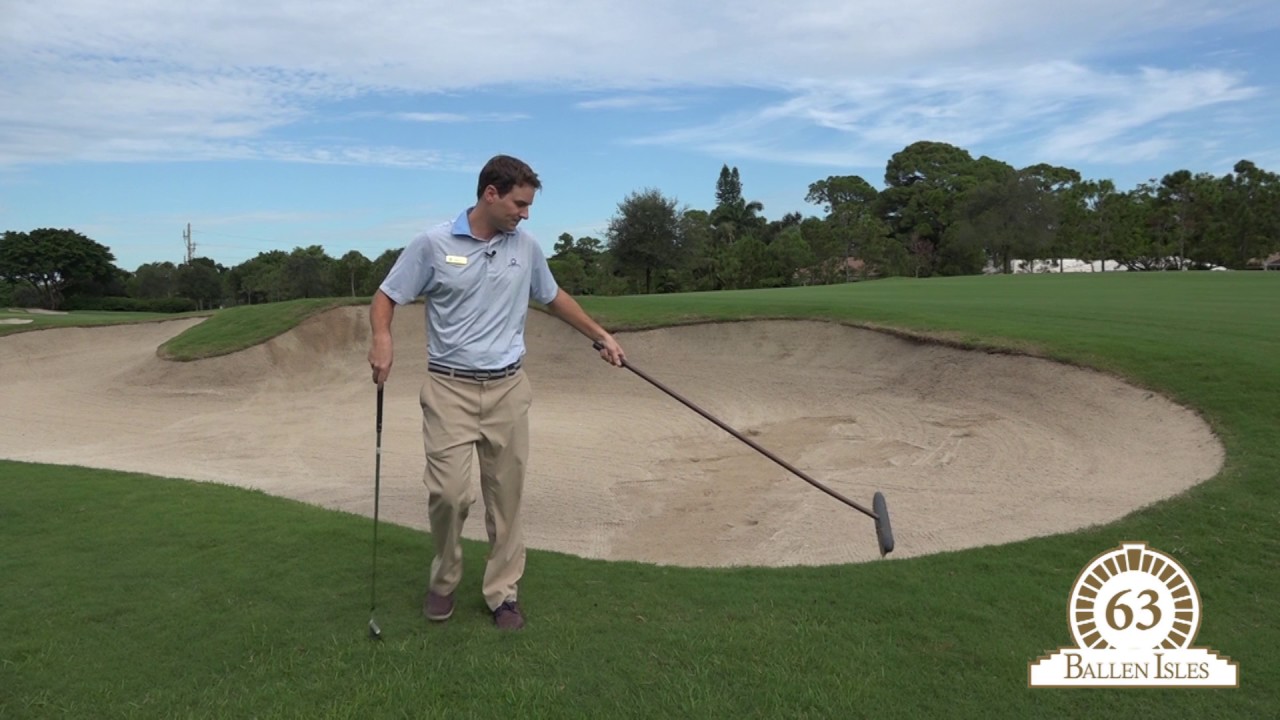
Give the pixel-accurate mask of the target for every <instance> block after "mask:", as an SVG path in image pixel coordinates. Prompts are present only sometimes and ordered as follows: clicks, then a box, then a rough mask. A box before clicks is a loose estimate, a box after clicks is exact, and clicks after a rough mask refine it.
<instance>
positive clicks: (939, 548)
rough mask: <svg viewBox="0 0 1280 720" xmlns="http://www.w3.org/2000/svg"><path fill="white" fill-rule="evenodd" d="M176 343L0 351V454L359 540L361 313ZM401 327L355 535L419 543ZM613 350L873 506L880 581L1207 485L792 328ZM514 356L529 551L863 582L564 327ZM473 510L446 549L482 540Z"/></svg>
mask: <svg viewBox="0 0 1280 720" xmlns="http://www.w3.org/2000/svg"><path fill="white" fill-rule="evenodd" d="M197 322H200V320H198V319H190V320H178V321H170V322H164V323H149V324H140V325H128V326H114V327H100V328H66V329H55V330H43V331H39V332H31V333H20V334H16V335H11V336H7V337H3V338H0V457H3V458H8V459H14V460H26V461H33V462H44V463H59V464H68V465H83V466H89V467H96V468H111V469H118V470H128V471H137V472H145V473H154V474H159V475H164V476H169V477H176V478H187V479H191V480H197V481H208V482H219V483H227V484H231V485H236V486H241V487H247V488H255V489H259V490H262V491H265V492H267V493H271V494H274V495H279V496H283V497H288V498H294V499H297V500H301V501H304V502H307V503H312V504H315V505H318V506H321V507H325V508H331V509H335V510H340V511H346V512H351V513H358V514H362V515H365V516H368V517H372V514H373V480H374V478H373V475H374V446H375V423H374V409H375V388H374V386H373V384H372V383H371V382H370V373H369V369H368V365H367V362H366V359H365V355H366V352H367V349H368V338H369V331H368V314H367V310H366V309H364V308H344V309H338V310H333V311H330V312H327V313H325V314H323V315H320V316H317V317H315V318H312V319H311V320H308V321H307V322H305V323H303V324H302V325H301V326H299V327H298V328H296V329H295V330H293V331H290V332H288V333H286V334H285V335H282V336H280V337H278V338H276V339H274V340H271V341H270V342H268V343H266V344H264V345H261V346H258V347H254V348H251V349H249V350H246V351H243V352H239V353H236V354H234V355H229V356H226V357H221V358H214V359H210V360H203V361H199V362H194V363H178V362H171V361H165V360H161V359H159V358H158V357H157V356H156V348H157V347H158V346H159V345H160V344H161V343H163V342H165V341H166V340H168V339H169V338H171V337H174V336H175V335H177V334H179V333H181V332H182V331H184V330H186V329H187V328H190V327H192V326H193V325H194V324H195V323H197ZM422 325H423V323H422V307H421V305H415V306H411V307H407V308H400V309H399V310H398V311H397V313H396V317H395V326H394V335H395V347H396V361H395V365H394V367H393V369H392V375H391V379H390V380H389V381H388V383H387V386H386V400H385V402H386V405H385V418H384V425H383V436H382V446H383V461H382V473H381V483H382V496H381V508H380V517H381V518H382V519H383V521H386V522H394V523H398V524H401V525H406V526H410V527H414V528H420V529H423V530H425V529H427V527H428V525H427V519H426V491H425V489H424V487H423V484H422V480H421V476H422V468H423V457H422V439H421V434H420V432H421V430H420V429H421V411H420V408H419V407H418V405H417V401H418V400H417V399H418V388H419V387H420V385H421V382H422V377H423V373H424V372H425V369H426V358H425V335H424V331H423V327H422ZM618 337H619V340H620V342H622V343H623V347H624V348H625V349H626V351H627V354H628V357H629V359H630V360H631V361H632V362H633V363H634V365H635V366H636V367H637V368H639V369H641V370H643V371H644V372H646V373H648V374H649V375H650V376H652V377H654V378H655V379H657V380H659V381H660V382H662V383H664V384H665V385H667V386H668V387H670V388H671V389H673V390H675V391H676V392H678V393H680V394H682V395H684V396H685V397H686V398H688V399H689V400H691V401H693V402H694V403H697V404H698V405H699V406H700V407H702V408H703V409H704V410H706V411H707V412H710V413H712V414H713V415H715V416H716V417H718V418H720V419H721V420H723V421H724V422H726V423H728V424H729V425H731V426H732V427H734V428H736V429H737V430H739V431H741V432H743V433H744V434H747V435H749V436H750V437H752V439H753V440H755V441H756V442H758V443H759V444H761V445H762V446H764V447H766V448H768V449H770V450H771V451H773V452H774V453H776V454H777V455H778V456H780V457H782V458H783V459H785V460H787V461H788V462H790V463H792V464H793V465H795V466H796V467H798V468H800V469H801V470H803V471H804V472H805V473H807V474H809V475H810V476H811V477H813V478H814V479H816V480H818V481H820V482H822V483H824V484H827V485H829V486H830V487H831V488H833V489H834V490H836V491H838V492H840V493H842V494H844V495H846V496H848V497H850V498H851V499H853V500H855V501H857V502H860V503H862V504H863V505H865V506H867V507H870V505H871V497H872V494H873V493H874V492H875V491H876V490H880V491H883V492H884V493H885V495H886V497H887V498H888V501H889V507H890V512H891V517H892V521H893V527H894V531H895V534H896V539H897V549H896V550H895V551H894V553H893V554H892V555H890V556H889V559H890V560H892V559H895V558H908V557H913V556H920V555H925V554H930V553H938V552H944V551H950V550H958V549H963V548H970V547H977V546H983V545H989V544H997V543H1007V542H1011V541H1016V540H1020V539H1024V538H1030V537H1037V536H1044V535H1051V534H1056V533H1065V532H1070V531H1072V530H1075V529H1078V528H1081V527H1086V526H1090V525H1094V524H1098V523H1107V522H1111V521H1114V520H1116V519H1118V518H1121V517H1123V516H1125V515H1126V514H1128V513H1130V512H1132V511H1133V510H1135V509H1137V508H1141V507H1143V506H1146V505H1149V504H1151V503H1154V502H1157V501H1159V500H1161V499H1164V498H1167V497H1170V496H1172V495H1176V494H1178V493H1180V492H1183V491H1185V490H1187V489H1188V488H1190V487H1192V486H1193V485H1195V484H1197V483H1199V482H1202V481H1204V480H1206V479H1208V478H1211V477H1213V476H1214V475H1215V474H1217V473H1218V471H1219V470H1220V469H1221V467H1222V463H1223V448H1222V446H1221V444H1220V443H1219V441H1218V440H1217V439H1216V438H1215V437H1214V435H1213V434H1212V432H1211V431H1210V429H1209V427H1208V426H1207V424H1206V423H1205V422H1204V421H1203V420H1202V419H1201V418H1200V417H1199V416H1198V415H1196V414H1195V413H1193V412H1191V411H1189V410H1188V409H1186V408H1183V407H1181V406H1178V405H1176V404H1174V403H1172V402H1170V401H1169V400H1168V399H1166V398H1164V397H1162V396H1160V395H1158V394H1155V393H1152V392H1150V391H1147V390H1143V389H1140V388H1136V387H1133V386H1131V385H1128V384H1126V383H1124V382H1121V381H1120V380H1118V379H1116V378H1114V377H1111V376H1109V375H1106V374H1103V373H1099V372H1094V371H1090V370H1085V369H1080V368H1075V367H1070V366H1065V365H1062V364H1058V363H1054V362H1050V361H1046V360H1042V359H1037V358H1031V357H1026V356H1019V355H1008V354H992V353H985V352H977V351H968V350H960V349H956V348H952V347H947V346H943V345H939V344H931V343H922V342H915V341H911V340H907V339H903V338H900V337H896V336H893V335H889V334H885V333H880V332H875V331H872V330H866V329H858V328H851V327H846V326H842V325H838V324H834V323H824V322H808V321H804V322H801V321H768V322H738V323H723V324H711V325H699V326H686V327H679V328H669V329H663V330H653V331H645V332H633V333H622V334H619V336H618ZM527 344H528V348H529V354H528V356H527V358H526V368H527V370H526V371H527V373H528V375H529V378H530V380H531V382H532V384H533V391H534V403H533V408H532V410H531V411H530V412H531V434H532V442H533V453H532V457H531V458H530V464H529V474H528V479H527V485H526V494H525V497H526V506H525V512H526V513H527V514H526V519H525V527H526V532H527V539H528V543H529V546H530V547H532V548H539V549H547V550H555V551H560V552H565V553H571V554H574V555H579V556H582V557H588V558H601V559H608V560H637V561H644V562H650V563H659V564H670V565H681V566H698V567H703V566H728V565H757V566H785V565H817V564H828V563H852V562H863V561H870V560H878V559H879V553H878V551H877V546H876V541H875V533H874V529H873V523H872V521H871V519H870V518H868V517H867V516H865V515H863V514H861V513H859V512H857V511H856V510H853V509H851V508H849V507H847V506H845V505H844V504H842V503H840V502H838V501H836V500H835V499H833V498H831V497H829V496H828V495H826V494H825V493H823V492H821V491H820V490H818V489H816V488H814V487H812V486H810V485H809V484H808V483H806V482H804V481H803V480H802V479H800V478H799V477H797V476H795V475H793V474H791V473H789V472H788V471H786V470H785V469H783V468H782V467H780V466H778V465H776V464H774V463H773V462H772V461H770V460H769V459H767V458H766V457H764V456H763V455H761V454H759V453H757V452H755V451H754V450H752V449H751V448H750V447H748V446H747V445H745V444H743V443H742V442H740V441H739V440H737V439H735V438H734V437H733V436H731V435H730V434H728V433H726V432H725V431H723V430H721V429H720V428H718V427H716V426H715V425H713V424H711V423H710V422H708V421H707V420H705V419H703V418H702V417H700V416H699V415H697V414H696V413H694V412H693V411H691V410H689V409H688V408H686V407H684V406H683V405H681V404H679V403H678V402H677V401H675V400H674V399H672V398H670V397H669V396H667V395H666V394H664V393H662V392H661V391H659V390H658V389H657V388H655V387H653V386H652V385H650V384H649V383H647V382H645V381H644V380H643V379H642V378H640V377H639V376H638V375H636V374H635V373H632V372H630V371H628V370H625V369H619V368H614V367H612V366H610V365H608V364H607V363H605V362H603V361H601V360H600V359H599V358H598V356H597V355H596V353H595V352H593V351H592V350H591V347H590V343H589V342H587V341H586V339H585V338H583V337H582V336H580V335H578V334H577V333H576V332H574V331H573V330H572V329H570V328H569V327H568V326H566V325H564V324H562V323H560V322H559V321H557V320H554V319H552V318H550V317H547V316H545V315H543V314H541V313H537V312H534V313H531V316H530V320H529V326H528V332H527ZM477 481H478V480H477ZM477 495H478V493H477ZM482 507H483V506H482V504H480V503H477V506H476V508H475V511H474V512H473V513H472V514H471V519H470V520H469V521H468V524H467V526H466V530H465V534H466V536H467V537H470V538H473V539H482V538H483V537H484V522H483V516H482V514H481V510H482ZM424 552H429V550H427V548H426V546H425V545H424Z"/></svg>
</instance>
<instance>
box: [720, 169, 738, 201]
mask: <svg viewBox="0 0 1280 720" xmlns="http://www.w3.org/2000/svg"><path fill="white" fill-rule="evenodd" d="M741 201H742V178H741V177H739V176H738V168H736V167H735V168H733V169H732V170H730V169H729V166H728V165H722V166H721V167H720V178H719V179H718V180H716V206H717V207H719V206H721V205H736V204H737V203H739V202H741Z"/></svg>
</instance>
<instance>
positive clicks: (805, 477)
mask: <svg viewBox="0 0 1280 720" xmlns="http://www.w3.org/2000/svg"><path fill="white" fill-rule="evenodd" d="M593 347H595V349H596V350H602V349H603V348H604V346H603V345H602V344H601V343H600V341H599V340H597V341H596V342H595V343H593ZM622 366H623V367H625V368H626V369H628V370H630V371H631V372H633V373H635V374H636V375H639V376H640V377H642V378H644V379H645V380H646V381H648V382H649V383H650V384H652V385H653V386H654V387H656V388H658V389H659V390H661V391H662V392H664V393H666V394H668V395H670V396H671V397H673V398H675V399H676V400H678V401H680V402H681V403H682V404H684V406H685V407H687V408H689V409H690V410H692V411H694V412H696V413H698V414H699V415H701V416H702V417H704V418H706V419H707V420H709V421H710V422H712V423H715V424H716V426H718V427H719V428H720V429H721V430H724V431H725V432H727V433H729V434H730V435H732V436H734V437H736V438H738V439H739V440H741V441H742V442H744V443H746V444H747V445H749V446H751V448H752V449H754V450H755V451H756V452H758V453H760V454H761V455H764V456H765V457H767V458H769V459H770V460H772V461H774V462H776V463H778V464H779V465H781V466H782V467H784V468H786V469H787V470H790V471H791V472H792V473H794V474H795V475H796V476H797V477H799V478H800V479H801V480H804V481H805V482H807V483H809V484H810V485H812V486H814V487H816V488H818V489H819V490H821V491H823V492H825V493H826V494H828V495H830V496H831V497H833V498H835V499H836V500H839V501H840V502H842V503H844V504H845V505H848V506H849V507H851V508H853V509H855V510H857V511H859V512H861V513H863V514H865V515H867V516H868V517H871V518H873V519H875V520H879V519H880V517H879V516H878V515H876V514H875V512H873V511H871V510H868V509H867V508H865V507H863V506H862V505H860V504H858V503H856V502H854V501H853V500H850V499H849V498H847V497H845V496H844V495H841V494H840V493H838V492H836V491H835V490H832V489H831V488H829V487H827V486H826V485H823V484H822V483H820V482H818V481H817V480H814V479H813V478H811V477H809V476H808V475H806V474H805V473H804V472H803V471H801V470H800V469H799V468H797V467H795V466H794V465H792V464H791V463H789V462H787V461H786V460H783V459H782V458H780V457H778V456H777V455H774V454H773V453H772V452H770V451H769V450H768V449H767V448H765V447H762V446H761V445H760V444H759V443H757V442H755V441H754V440H752V439H751V438H749V437H747V436H746V435H743V434H742V433H740V432H738V431H737V430H734V429H733V428H732V427H729V426H728V425H726V424H725V423H723V422H721V421H720V420H719V419H718V418H716V417H715V416H713V415H711V414H710V413H708V412H706V411H705V410H703V409H702V408H700V407H698V406H697V405H695V404H693V402H691V401H689V400H686V399H685V398H683V397H681V396H680V395H679V394H678V393H677V392H676V391H674V390H672V389H671V388H668V387H667V386H666V385H663V384H662V383H660V382H658V381H657V380H654V379H653V378H651V377H649V376H648V375H647V374H645V373H644V372H643V371H642V370H640V369H639V368H637V367H636V366H634V365H632V364H631V363H629V362H627V361H626V360H623V361H622Z"/></svg>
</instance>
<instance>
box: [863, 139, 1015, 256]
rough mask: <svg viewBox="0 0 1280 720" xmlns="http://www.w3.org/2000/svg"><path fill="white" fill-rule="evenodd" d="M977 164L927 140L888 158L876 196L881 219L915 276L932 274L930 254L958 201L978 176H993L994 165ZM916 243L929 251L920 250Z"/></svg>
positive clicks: (962, 152) (960, 152)
mask: <svg viewBox="0 0 1280 720" xmlns="http://www.w3.org/2000/svg"><path fill="white" fill-rule="evenodd" d="M983 160H984V161H986V162H985V163H983V164H982V165H979V164H977V163H976V162H975V161H974V159H973V157H972V156H971V155H970V154H969V152H968V151H967V150H963V149H961V148H958V147H955V146H954V145H949V144H947V143H940V142H930V141H921V142H917V143H913V144H911V145H908V146H907V147H905V148H903V149H902V150H900V151H898V152H897V153H894V155H893V156H892V157H891V158H889V162H888V164H887V165H886V166H885V173H884V180H885V189H884V191H883V192H882V193H881V207H882V209H883V217H884V219H885V220H886V221H887V222H888V223H889V227H890V228H891V229H892V231H893V233H894V235H895V236H897V238H898V240H899V241H900V242H902V243H903V245H904V246H906V247H907V248H908V249H909V251H910V253H911V254H912V256H914V257H915V258H916V263H915V268H914V269H915V272H916V274H917V275H920V274H923V275H928V274H932V273H933V271H934V270H935V268H934V266H933V262H934V260H935V259H936V258H937V257H938V253H937V252H936V250H937V248H938V246H939V245H940V244H941V242H942V239H943V236H944V235H945V234H946V230H947V228H948V227H949V226H950V225H951V223H952V222H953V221H954V215H955V210H956V205H957V203H958V202H959V199H960V198H961V197H962V196H963V195H964V193H965V192H966V191H968V190H969V188H971V187H972V186H974V185H975V184H977V182H978V180H979V175H980V174H985V175H987V176H988V177H991V176H994V175H995V174H996V173H997V171H998V170H997V169H998V165H997V163H996V162H995V161H992V160H990V159H989V158H983ZM1005 167H1008V166H1005ZM980 171H981V172H980ZM921 242H924V243H927V244H928V245H930V246H932V247H931V248H927V249H926V248H923V247H922V246H921V245H920V243H921Z"/></svg>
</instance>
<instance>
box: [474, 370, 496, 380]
mask: <svg viewBox="0 0 1280 720" xmlns="http://www.w3.org/2000/svg"><path fill="white" fill-rule="evenodd" d="M494 375H495V373H494V372H493V371H492V370H477V371H475V373H473V374H472V379H474V380H492V379H493V378H494Z"/></svg>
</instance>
